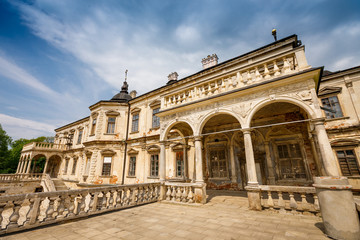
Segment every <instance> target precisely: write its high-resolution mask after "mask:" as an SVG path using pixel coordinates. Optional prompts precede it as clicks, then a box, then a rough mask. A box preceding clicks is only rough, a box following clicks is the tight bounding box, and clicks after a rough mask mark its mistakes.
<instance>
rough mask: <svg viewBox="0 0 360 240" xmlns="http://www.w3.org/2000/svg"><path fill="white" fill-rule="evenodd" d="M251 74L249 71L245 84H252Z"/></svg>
mask: <svg viewBox="0 0 360 240" xmlns="http://www.w3.org/2000/svg"><path fill="white" fill-rule="evenodd" d="M251 79H252V77H251V74H250V71H247V72H246V82H245V81H244V83H250V82H251Z"/></svg>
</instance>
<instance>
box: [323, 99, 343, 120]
mask: <svg viewBox="0 0 360 240" xmlns="http://www.w3.org/2000/svg"><path fill="white" fill-rule="evenodd" d="M321 103H322V105H323V107H324V108H325V110H324V112H325V116H326V118H338V117H342V116H343V113H342V111H341V107H340V103H339V100H338V98H337V96H332V97H328V98H322V99H321ZM326 109H328V110H329V111H326Z"/></svg>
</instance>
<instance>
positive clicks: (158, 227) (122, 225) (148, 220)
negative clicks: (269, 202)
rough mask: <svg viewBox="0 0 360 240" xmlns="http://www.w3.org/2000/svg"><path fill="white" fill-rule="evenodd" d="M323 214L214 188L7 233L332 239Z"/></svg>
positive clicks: (30, 237)
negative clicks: (260, 205)
mask: <svg viewBox="0 0 360 240" xmlns="http://www.w3.org/2000/svg"><path fill="white" fill-rule="evenodd" d="M321 228H322V222H321V219H320V218H319V217H315V216H307V215H293V214H289V213H276V212H272V211H261V212H256V211H250V210H248V209H247V198H246V193H244V192H229V191H209V196H208V203H207V204H206V205H203V206H187V205H176V204H167V203H153V204H148V205H143V206H139V207H134V208H130V209H125V210H121V211H117V212H112V213H108V214H103V215H99V216H94V217H89V218H85V219H81V220H77V221H73V222H67V223H63V224H58V225H53V226H48V227H43V228H38V229H34V230H30V231H26V232H21V233H17V234H12V235H8V236H6V235H5V236H2V237H0V239H6V240H35V239H36V240H45V239H46V240H50V239H61V240H65V239H66V240H67V239H70V240H71V239H76V240H83V239H99V240H101V239H114V240H115V239H136V240H145V239H159V240H161V239H171V240H177V239H196V240H197V239H199V240H205V239H244V240H246V239H273V240H277V239H279V240H280V239H307V240H309V239H311V240H312V239H328V238H327V237H326V236H325V235H324V234H323V232H322V230H321Z"/></svg>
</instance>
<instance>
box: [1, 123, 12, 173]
mask: <svg viewBox="0 0 360 240" xmlns="http://www.w3.org/2000/svg"><path fill="white" fill-rule="evenodd" d="M10 144H11V137H9V136H8V135H7V134H6V132H5V130H4V129H3V128H2V126H1V124H0V172H1V173H6V172H7V171H6V169H7V162H8V160H9V157H10V151H9V145H10Z"/></svg>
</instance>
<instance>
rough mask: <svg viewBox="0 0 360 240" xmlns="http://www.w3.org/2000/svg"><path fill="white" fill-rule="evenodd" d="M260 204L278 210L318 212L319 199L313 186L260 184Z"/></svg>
mask: <svg viewBox="0 0 360 240" xmlns="http://www.w3.org/2000/svg"><path fill="white" fill-rule="evenodd" d="M260 189H261V206H262V207H263V208H265V209H272V210H279V211H280V212H285V211H291V212H310V213H313V214H319V213H320V207H319V201H318V198H317V195H316V191H315V188H314V187H292V186H269V185H262V186H260Z"/></svg>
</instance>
